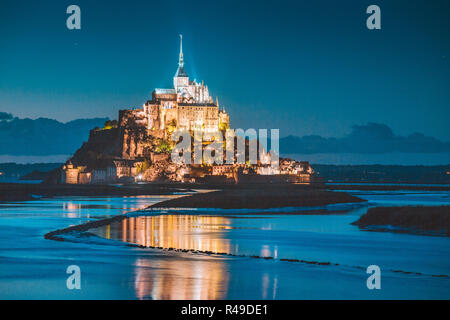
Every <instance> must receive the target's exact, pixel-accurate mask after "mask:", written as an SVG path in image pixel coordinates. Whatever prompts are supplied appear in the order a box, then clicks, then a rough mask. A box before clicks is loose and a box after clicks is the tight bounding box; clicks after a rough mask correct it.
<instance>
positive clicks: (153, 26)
mask: <svg viewBox="0 0 450 320" xmlns="http://www.w3.org/2000/svg"><path fill="white" fill-rule="evenodd" d="M71 4H77V5H79V6H80V8H81V15H82V18H81V24H82V29H81V30H75V31H71V30H68V29H67V28H66V18H67V16H68V15H67V14H66V8H67V6H69V5H71ZM370 4H377V5H379V6H380V8H381V18H382V30H375V31H370V30H368V29H367V28H366V23H365V21H366V18H367V14H366V13H365V10H366V8H367V6H368V5H370ZM449 18H450V3H449V2H448V1H398V0H396V1H370V2H369V1H348V0H341V1H234V0H232V1H195V2H189V1H133V0H128V1H98V0H97V1H79V0H77V1H45V0H44V1H23V0H15V1H11V0H2V2H1V3H0V34H1V37H0V111H4V112H10V113H13V114H14V115H15V116H19V117H30V118H37V117H49V118H54V119H57V120H60V121H69V120H72V119H76V118H92V117H105V116H106V117H110V118H116V117H117V111H118V110H119V109H124V108H129V107H140V106H141V105H142V104H143V103H144V102H145V101H146V100H147V99H148V98H150V96H151V91H152V90H153V88H155V87H168V86H171V83H172V77H173V75H174V73H175V71H176V67H177V59H178V45H179V43H178V41H179V39H178V34H179V33H183V36H184V38H183V39H184V43H183V47H184V57H185V62H186V64H185V66H186V70H187V72H188V74H189V75H190V76H191V78H196V79H197V80H204V81H205V82H206V84H207V85H208V86H209V89H210V92H211V93H212V95H213V96H214V97H215V96H218V97H219V101H220V102H221V104H224V105H225V106H226V108H227V111H228V112H229V113H230V115H231V121H232V126H233V127H240V128H249V127H254V128H280V135H281V136H286V135H289V134H294V135H298V136H302V135H305V134H319V135H322V136H325V137H329V136H336V137H338V136H343V135H345V134H347V133H349V132H350V130H351V126H352V125H355V124H364V123H367V122H378V123H383V124H386V125H388V126H390V127H391V128H392V129H393V130H394V132H395V133H396V134H400V135H407V134H411V133H413V132H416V131H417V132H422V133H424V134H426V135H430V136H434V137H437V138H439V139H443V140H446V141H450V130H449V129H448V128H449V118H450V117H449V116H450V111H449V110H450V108H449V107H450V105H449V103H450V90H449V89H450V86H449V84H450V64H449V59H450V52H449V51H450V50H449V49H450V41H449V39H450V35H449V30H450V19H449Z"/></svg>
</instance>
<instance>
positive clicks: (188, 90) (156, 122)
mask: <svg viewBox="0 0 450 320" xmlns="http://www.w3.org/2000/svg"><path fill="white" fill-rule="evenodd" d="M180 39H181V42H180V56H179V61H178V69H177V72H176V73H175V76H174V78H173V88H172V89H155V90H154V91H153V93H152V100H149V101H147V102H146V103H145V104H144V105H143V111H144V114H145V116H146V119H147V128H148V129H149V130H152V131H161V130H165V129H167V128H169V127H172V128H176V129H180V130H190V131H194V130H202V131H204V132H216V131H218V130H219V129H224V128H228V127H229V116H228V114H227V113H226V111H225V109H224V108H222V109H220V108H219V102H218V99H216V101H215V102H214V101H213V99H212V97H211V96H210V94H209V89H208V86H206V85H205V84H204V83H203V81H202V82H201V83H197V82H196V81H195V80H193V81H191V80H190V79H189V76H188V75H187V73H186V70H185V69H184V59H183V42H182V38H181V35H180Z"/></svg>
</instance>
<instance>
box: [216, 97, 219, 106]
mask: <svg viewBox="0 0 450 320" xmlns="http://www.w3.org/2000/svg"><path fill="white" fill-rule="evenodd" d="M216 106H217V107H219V97H217V96H216Z"/></svg>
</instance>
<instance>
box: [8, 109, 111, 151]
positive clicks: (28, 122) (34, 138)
mask: <svg viewBox="0 0 450 320" xmlns="http://www.w3.org/2000/svg"><path fill="white" fill-rule="evenodd" d="M7 115H9V114H5V113H2V114H1V117H0V155H13V156H43V155H56V154H73V153H74V152H75V151H76V150H77V149H78V148H79V147H80V146H81V144H82V143H83V142H84V141H86V140H87V139H88V137H89V130H91V129H93V128H95V127H103V124H104V123H105V121H107V120H108V118H93V119H77V120H73V121H69V122H66V123H63V122H59V121H57V120H53V119H47V118H38V119H35V120H33V119H28V118H27V119H19V118H15V117H11V116H10V115H9V116H7Z"/></svg>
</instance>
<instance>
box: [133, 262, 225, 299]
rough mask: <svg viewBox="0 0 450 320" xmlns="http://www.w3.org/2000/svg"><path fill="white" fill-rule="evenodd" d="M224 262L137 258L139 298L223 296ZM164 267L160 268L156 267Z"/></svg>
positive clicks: (136, 280) (136, 285)
mask: <svg viewBox="0 0 450 320" xmlns="http://www.w3.org/2000/svg"><path fill="white" fill-rule="evenodd" d="M226 268H227V264H225V263H222V262H221V261H209V260H201V259H199V260H195V259H194V260H188V261H184V262H183V263H174V262H173V261H170V260H161V261H156V262H155V261H152V260H150V259H142V258H140V259H138V260H137V261H136V277H135V290H136V296H137V297H138V298H139V299H145V298H152V299H158V300H161V299H164V300H166V299H171V300H174V299H175V300H186V299H189V300H191V299H193V300H199V299H201V300H205V299H207V300H211V299H225V298H226V294H227V291H228V281H229V279H228V277H229V274H228V270H226ZM161 269H162V270H164V272H160V271H158V270H161Z"/></svg>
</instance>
